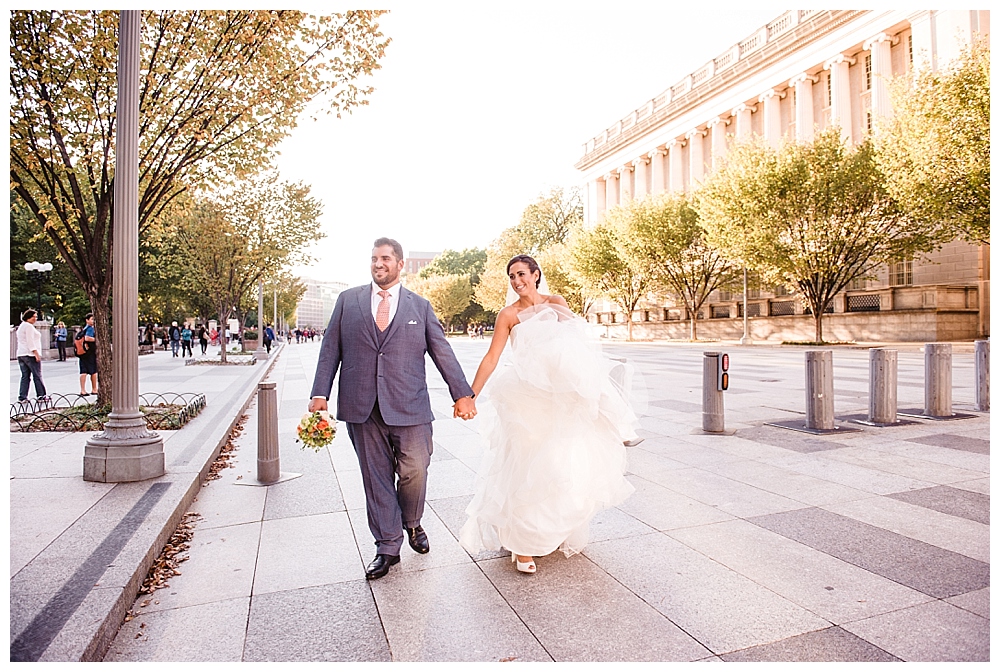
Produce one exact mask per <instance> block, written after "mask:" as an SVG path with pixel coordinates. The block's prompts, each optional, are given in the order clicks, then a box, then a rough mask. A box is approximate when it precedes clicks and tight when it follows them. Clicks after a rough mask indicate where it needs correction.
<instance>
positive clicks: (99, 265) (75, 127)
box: [10, 10, 388, 404]
mask: <svg viewBox="0 0 1000 672" xmlns="http://www.w3.org/2000/svg"><path fill="white" fill-rule="evenodd" d="M381 13H382V12H379V11H351V12H346V13H342V14H332V15H329V16H320V17H317V16H310V15H308V14H306V13H304V12H299V11H292V10H271V11H249V10H247V11H144V12H143V17H142V18H143V22H142V42H141V52H140V58H141V63H140V71H141V81H140V90H139V138H140V147H139V213H138V215H139V229H140V238H141V237H142V234H143V233H144V232H145V230H146V228H147V227H148V226H149V224H150V222H151V221H152V220H154V219H155V218H156V217H158V216H160V215H161V214H163V213H164V210H165V208H167V207H169V205H170V203H171V202H172V201H173V200H174V199H175V198H176V197H177V196H178V194H180V193H181V192H183V191H184V190H185V189H187V188H190V187H193V186H202V185H204V184H206V183H217V182H219V181H223V180H225V179H228V178H229V177H231V176H233V175H237V176H240V175H242V174H246V173H252V172H254V171H256V170H257V169H259V168H260V167H261V166H262V165H264V164H265V163H266V162H267V161H268V160H269V159H270V157H271V155H272V153H273V151H274V147H275V146H276V145H277V143H278V142H280V141H281V140H282V139H283V138H284V137H285V136H286V135H287V134H288V133H289V131H290V130H291V129H292V128H293V127H294V126H295V123H296V119H297V118H298V116H299V114H300V113H302V112H303V110H304V109H305V107H306V105H307V104H308V103H309V102H310V101H312V100H314V99H317V98H322V99H323V100H325V101H326V109H327V110H329V111H331V112H334V113H336V114H337V115H338V116H339V115H340V114H341V113H342V112H344V111H349V110H351V109H352V108H353V107H355V106H357V105H363V104H365V102H366V96H367V95H369V93H370V92H371V89H370V88H365V87H361V86H359V85H358V83H357V81H358V78H359V77H360V76H363V75H369V74H371V73H372V72H373V71H374V70H376V69H377V68H378V67H379V59H380V58H381V57H382V56H383V53H384V49H385V46H386V45H387V43H388V40H386V39H385V38H384V37H383V36H382V34H381V33H380V32H379V30H378V23H377V19H378V17H379V15H380V14H381ZM117 27H118V13H117V12H114V11H107V10H103V11H49V10H35V11H13V12H12V13H11V17H10V58H11V67H10V82H11V84H10V101H11V120H10V129H11V134H10V163H11V185H12V189H13V190H14V191H15V193H16V195H17V197H18V198H19V199H20V200H21V201H23V202H24V203H25V204H26V205H27V206H28V208H29V209H30V210H31V212H32V213H33V214H34V216H35V218H36V219H37V220H38V222H39V224H40V225H41V227H42V228H43V229H44V231H45V233H46V235H48V236H49V238H50V240H51V241H52V243H53V244H54V245H55V247H56V248H57V249H58V251H59V254H60V255H61V256H62V258H63V259H64V260H65V261H66V263H67V265H68V266H69V268H70V270H71V271H72V272H73V274H74V275H75V276H76V278H77V280H78V282H79V284H80V285H81V286H82V287H83V289H84V291H85V292H86V294H87V296H88V298H89V300H90V303H91V306H92V307H93V311H94V316H95V318H96V319H95V322H96V328H97V357H98V365H99V367H100V369H101V375H102V376H103V377H104V378H105V380H104V382H103V384H102V385H101V390H100V398H99V403H102V404H105V403H109V402H110V393H111V389H112V386H111V379H110V377H111V329H110V319H109V318H110V311H109V300H110V296H111V285H112V282H111V274H112V268H111V254H112V246H111V241H112V239H113V227H112V222H113V217H112V210H113V203H112V196H113V194H114V144H115V132H116V124H115V120H116V117H115V104H116V96H117V80H116V74H117V73H116V63H117V49H118V44H117Z"/></svg>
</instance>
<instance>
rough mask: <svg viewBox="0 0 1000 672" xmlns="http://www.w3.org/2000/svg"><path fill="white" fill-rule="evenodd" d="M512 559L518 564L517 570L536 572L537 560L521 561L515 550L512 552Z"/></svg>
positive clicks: (527, 572) (526, 572)
mask: <svg viewBox="0 0 1000 672" xmlns="http://www.w3.org/2000/svg"><path fill="white" fill-rule="evenodd" d="M510 561H511V562H513V563H516V564H517V571H519V572H524V573H525V574H534V573H535V561H534V560H529V561H528V562H521V561H520V560H518V559H517V553H514V552H513V551H511V552H510Z"/></svg>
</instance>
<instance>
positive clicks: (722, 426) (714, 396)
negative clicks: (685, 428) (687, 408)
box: [701, 352, 726, 432]
mask: <svg viewBox="0 0 1000 672" xmlns="http://www.w3.org/2000/svg"><path fill="white" fill-rule="evenodd" d="M720 359H721V356H720V353H718V352H706V353H705V359H704V360H703V362H704V364H703V365H702V379H701V381H702V382H701V428H702V429H703V430H704V431H706V432H724V431H726V409H725V405H724V404H723V401H722V390H720V389H719V366H720V365H721V363H720Z"/></svg>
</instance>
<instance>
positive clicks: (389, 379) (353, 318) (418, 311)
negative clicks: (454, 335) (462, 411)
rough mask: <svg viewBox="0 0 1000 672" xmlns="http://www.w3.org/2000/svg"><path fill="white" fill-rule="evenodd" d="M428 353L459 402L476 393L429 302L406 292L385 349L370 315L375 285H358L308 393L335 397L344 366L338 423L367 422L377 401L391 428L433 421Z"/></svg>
mask: <svg viewBox="0 0 1000 672" xmlns="http://www.w3.org/2000/svg"><path fill="white" fill-rule="evenodd" d="M424 353H430V356H431V359H432V360H433V361H434V365H435V366H436V367H437V369H438V371H440V372H441V376H442V377H443V378H444V380H445V382H446V383H447V384H448V390H449V391H450V392H451V398H452V399H453V400H458V399H461V398H462V397H468V396H471V395H472V388H471V387H469V383H468V382H467V381H466V379H465V374H464V373H462V367H461V366H460V365H459V363H458V360H457V359H456V358H455V353H454V352H452V349H451V346H450V345H449V344H448V340H447V339H446V338H445V336H444V329H442V328H441V323H440V322H438V319H437V317H436V316H435V315H434V310H433V309H432V308H431V304H430V303H429V302H428V301H427V299H425V298H423V297H422V296H419V295H417V294H414V293H413V292H411V291H410V290H408V289H406V288H405V287H401V288H400V290H399V306H398V307H397V308H396V315H395V317H393V319H392V324H390V325H389V328H388V329H386V332H385V334H383V336H382V346H381V347H379V344H378V337H377V335H376V327H375V320H374V319H373V318H372V309H371V285H362V286H361V287H352V288H351V289H348V290H346V291H344V292H341V294H340V296H339V297H338V298H337V305H336V306H335V307H334V309H333V316H332V317H331V318H330V324H329V326H327V328H326V333H325V334H324V335H323V345H322V346H321V349H320V354H319V363H318V364H317V365H316V377H315V379H314V380H313V387H312V394H311V395H310V396H313V397H326V398H328V399H329V397H330V392H331V391H332V390H333V377H334V376H335V375H336V373H337V369H338V368H339V369H340V383H339V385H338V387H337V419H338V420H342V421H344V422H350V423H354V424H360V423H362V422H365V421H366V420H367V419H368V416H369V415H371V412H372V409H373V408H374V407H375V400H376V399H378V405H379V411H380V412H381V413H382V418H383V419H384V420H385V422H386V424H387V425H390V426H396V427H407V426H411V425H422V424H425V423H428V422H431V421H432V420H434V413H433V411H431V402H430V397H429V396H428V395H427V372H426V369H425V367H424V361H425V359H424Z"/></svg>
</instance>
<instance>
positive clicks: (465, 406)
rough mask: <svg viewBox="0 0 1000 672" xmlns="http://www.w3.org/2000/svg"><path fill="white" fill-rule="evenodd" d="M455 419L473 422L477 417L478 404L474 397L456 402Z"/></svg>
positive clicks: (463, 398)
mask: <svg viewBox="0 0 1000 672" xmlns="http://www.w3.org/2000/svg"><path fill="white" fill-rule="evenodd" d="M453 417H456V418H462V419H463V420H472V418H474V417H476V402H475V401H473V399H472V397H462V398H461V399H459V400H458V401H456V402H455V415H454V416H453Z"/></svg>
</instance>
